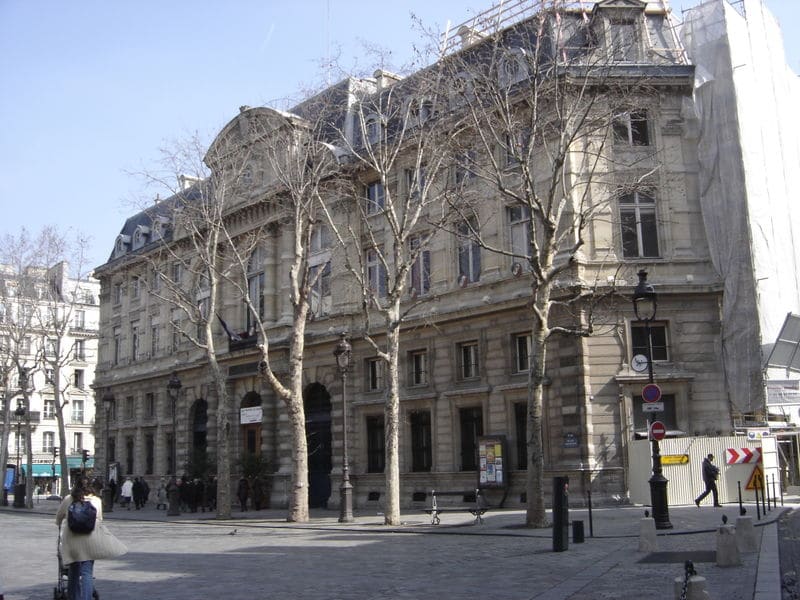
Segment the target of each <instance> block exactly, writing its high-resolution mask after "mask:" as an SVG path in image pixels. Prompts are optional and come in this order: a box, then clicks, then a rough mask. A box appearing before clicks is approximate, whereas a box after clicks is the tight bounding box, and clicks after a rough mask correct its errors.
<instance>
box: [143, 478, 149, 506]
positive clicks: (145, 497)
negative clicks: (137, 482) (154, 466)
mask: <svg viewBox="0 0 800 600" xmlns="http://www.w3.org/2000/svg"><path fill="white" fill-rule="evenodd" d="M148 500H150V486H149V485H148V483H147V479H145V478H144V477H142V508H144V507H145V505H146V504H147V501H148Z"/></svg>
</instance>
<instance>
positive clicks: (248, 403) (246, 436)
mask: <svg viewBox="0 0 800 600" xmlns="http://www.w3.org/2000/svg"><path fill="white" fill-rule="evenodd" d="M256 407H259V408H260V407H261V396H260V395H259V394H257V393H256V392H247V393H246V394H245V395H244V398H242V408H256ZM246 412H248V411H242V412H240V414H242V415H244V414H245V413H246ZM250 412H252V413H253V415H254V417H253V418H252V419H248V421H249V422H242V454H249V455H251V456H260V455H261V411H250Z"/></svg>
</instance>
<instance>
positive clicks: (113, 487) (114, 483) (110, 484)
mask: <svg viewBox="0 0 800 600" xmlns="http://www.w3.org/2000/svg"><path fill="white" fill-rule="evenodd" d="M108 488H109V489H110V490H111V506H112V508H113V506H114V502H115V501H116V499H117V480H116V479H114V478H113V477H112V478H111V481H109V482H108Z"/></svg>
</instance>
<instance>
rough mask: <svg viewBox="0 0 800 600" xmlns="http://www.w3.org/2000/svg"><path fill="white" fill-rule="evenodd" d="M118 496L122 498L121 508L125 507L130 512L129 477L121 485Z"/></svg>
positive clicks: (131, 487)
mask: <svg viewBox="0 0 800 600" xmlns="http://www.w3.org/2000/svg"><path fill="white" fill-rule="evenodd" d="M120 496H121V497H122V502H121V506H127V507H128V510H130V509H131V498H133V482H132V481H131V478H130V477H126V478H125V481H124V482H123V484H122V490H121V491H120Z"/></svg>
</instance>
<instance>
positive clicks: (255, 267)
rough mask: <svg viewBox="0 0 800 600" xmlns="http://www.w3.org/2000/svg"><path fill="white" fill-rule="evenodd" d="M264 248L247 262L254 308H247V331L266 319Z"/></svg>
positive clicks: (248, 288) (249, 288)
mask: <svg viewBox="0 0 800 600" xmlns="http://www.w3.org/2000/svg"><path fill="white" fill-rule="evenodd" d="M264 258H265V257H264V249H263V248H262V247H261V246H259V247H258V248H256V249H255V250H253V253H252V254H251V255H250V260H249V261H248V262H247V292H248V295H249V296H250V303H251V306H252V308H248V310H247V331H248V332H249V331H250V330H251V329H253V328H254V327H255V326H256V322H258V321H262V320H263V319H264V283H265V274H264Z"/></svg>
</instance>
